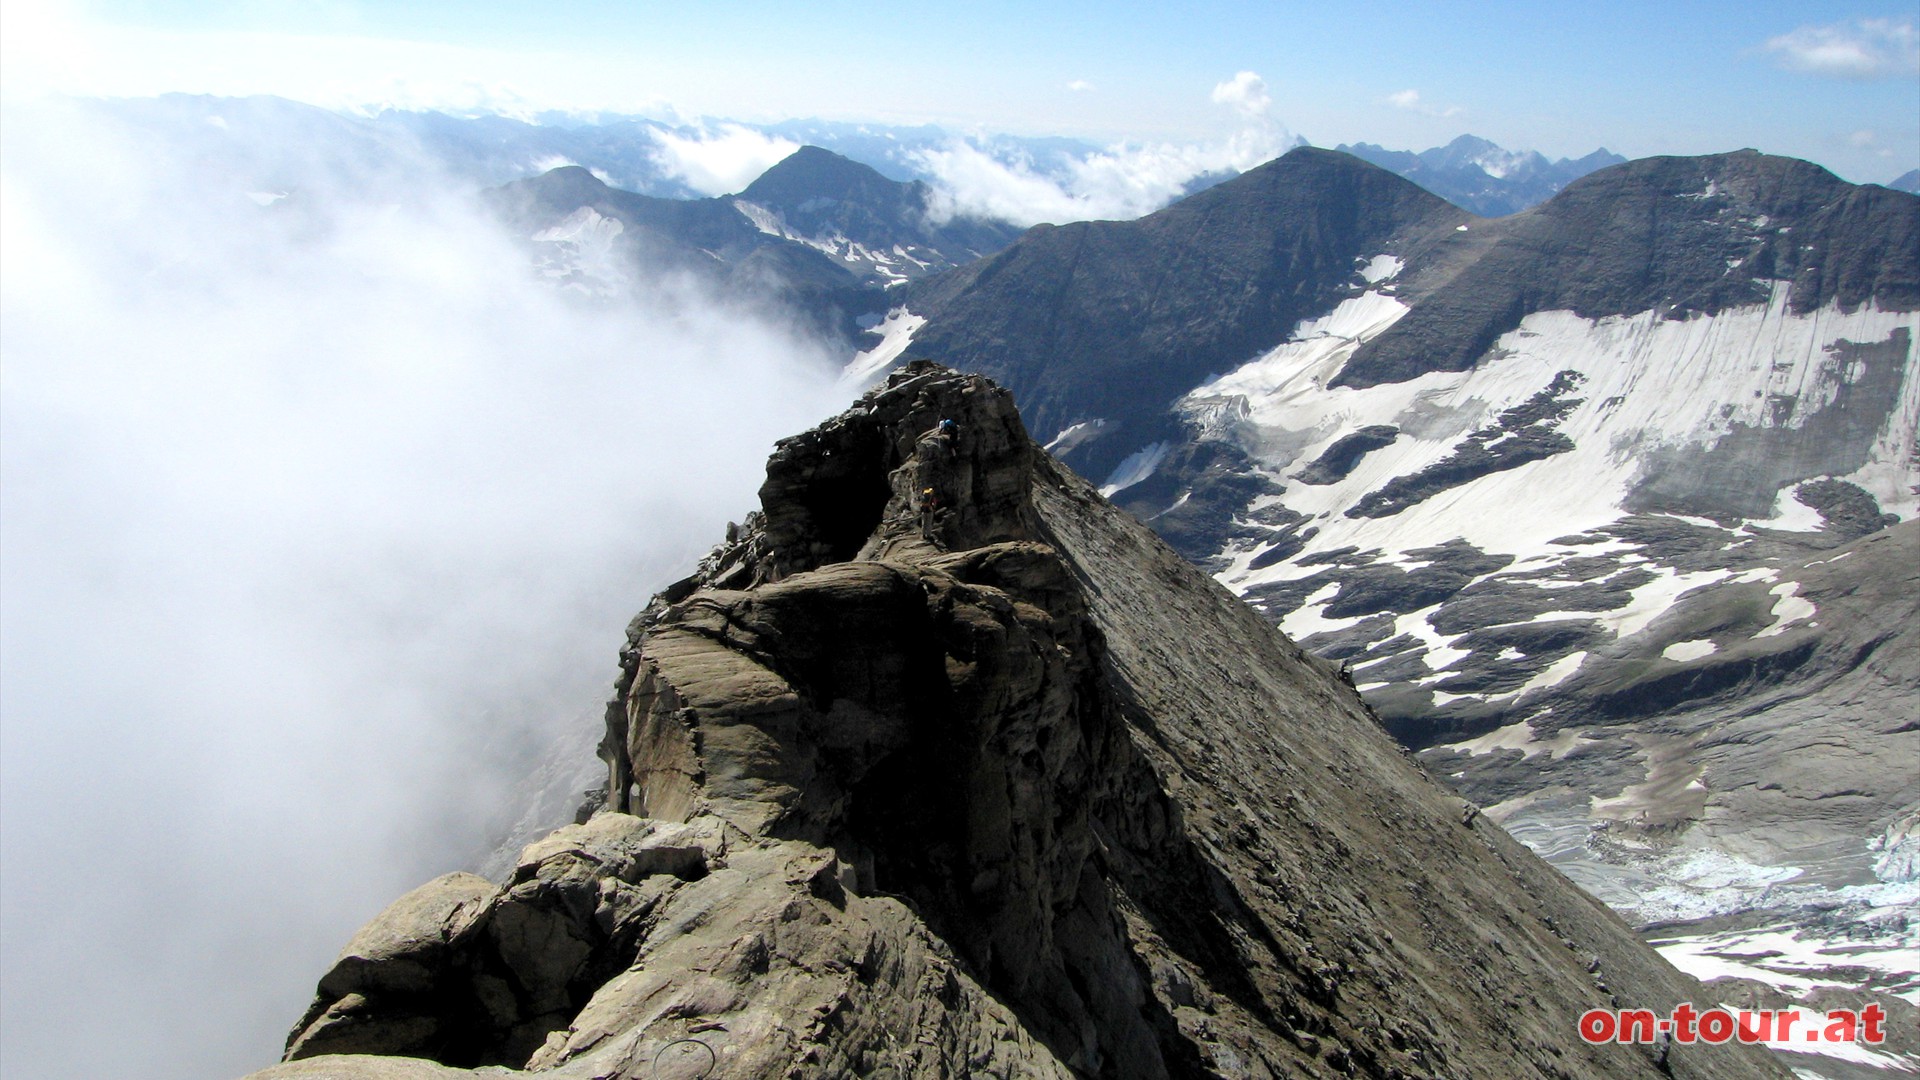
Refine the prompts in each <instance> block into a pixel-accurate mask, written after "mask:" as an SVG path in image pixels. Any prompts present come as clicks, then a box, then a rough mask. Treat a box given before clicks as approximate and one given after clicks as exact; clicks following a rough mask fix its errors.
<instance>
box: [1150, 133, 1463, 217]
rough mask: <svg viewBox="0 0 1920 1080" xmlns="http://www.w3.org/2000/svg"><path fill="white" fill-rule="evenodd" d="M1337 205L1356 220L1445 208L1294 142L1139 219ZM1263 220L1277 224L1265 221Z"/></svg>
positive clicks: (1401, 181) (1398, 181)
mask: <svg viewBox="0 0 1920 1080" xmlns="http://www.w3.org/2000/svg"><path fill="white" fill-rule="evenodd" d="M1329 200H1332V202H1330V201H1329ZM1336 203H1337V204H1338V205H1340V206H1342V207H1344V209H1342V210H1340V211H1337V213H1339V214H1341V215H1344V216H1347V217H1349V218H1357V219H1358V220H1360V221H1364V220H1365V219H1368V218H1373V219H1376V220H1387V219H1393V220H1400V219H1404V218H1406V217H1407V216H1408V215H1409V214H1410V213H1411V214H1415V215H1417V214H1419V213H1422V212H1426V211H1440V210H1442V208H1445V207H1446V202H1445V200H1443V199H1441V198H1440V197H1438V196H1436V195H1434V194H1432V193H1431V192H1429V191H1427V190H1426V189H1424V188H1422V187H1420V185H1418V184H1416V183H1414V182H1412V181H1410V180H1407V179H1405V178H1403V177H1401V176H1400V175H1398V174H1397V173H1394V172H1393V171H1391V170H1389V169H1384V168H1381V167H1380V166H1378V165H1375V164H1374V163H1372V162H1370V161H1367V160H1365V159H1363V158H1360V157H1357V156H1355V155H1353V154H1349V153H1345V152H1343V151H1339V150H1328V149H1325V148H1323V147H1317V146H1297V147H1295V148H1293V149H1292V150H1289V151H1287V152H1286V153H1284V154H1282V155H1280V156H1279V157H1277V158H1274V159H1273V160H1272V161H1269V162H1266V163H1265V164H1262V165H1257V166H1255V167H1253V168H1251V169H1248V170H1247V171H1246V172H1243V173H1241V174H1240V175H1239V176H1236V177H1234V178H1233V179H1231V180H1226V181H1223V182H1221V183H1218V184H1215V185H1213V186H1212V187H1209V188H1207V189H1206V190H1204V191H1200V192H1196V193H1195V194H1193V195H1190V196H1188V197H1187V198H1185V199H1182V200H1180V201H1179V202H1176V203H1174V204H1173V205H1171V206H1168V207H1165V208H1163V209H1161V210H1159V211H1157V212H1155V213H1153V214H1150V215H1148V216H1147V217H1145V218H1142V219H1140V220H1141V221H1142V222H1153V221H1155V220H1156V219H1162V218H1166V219H1174V220H1178V219H1181V218H1185V217H1191V216H1193V215H1206V214H1213V213H1218V212H1219V211H1220V210H1221V209H1222V208H1224V207H1234V208H1235V209H1237V210H1238V211H1241V212H1253V213H1260V214H1265V215H1273V214H1290V213H1310V214H1315V215H1319V214H1325V213H1329V212H1336V211H1333V210H1332V207H1333V205H1334V204H1336ZM1449 209H1450V208H1449ZM1121 224H1124V223H1121ZM1263 224H1281V223H1280V222H1277V221H1271V220H1269V221H1266V222H1263ZM1362 228H1365V226H1364V225H1362Z"/></svg>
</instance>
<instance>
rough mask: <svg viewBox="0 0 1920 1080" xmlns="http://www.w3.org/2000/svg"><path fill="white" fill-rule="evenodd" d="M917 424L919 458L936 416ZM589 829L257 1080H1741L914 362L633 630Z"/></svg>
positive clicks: (1511, 851)
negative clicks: (1638, 1079) (1650, 1036)
mask: <svg viewBox="0 0 1920 1080" xmlns="http://www.w3.org/2000/svg"><path fill="white" fill-rule="evenodd" d="M943 421H951V422H952V423H951V425H946V424H943V423H942V422H943ZM602 756H603V757H604V759H605V760H606V762H607V764H608V770H609V773H608V775H609V780H608V785H607V788H606V789H605V791H604V792H603V794H602V802H603V805H602V806H601V807H600V808H599V809H598V810H597V811H595V812H593V813H591V814H590V815H586V814H583V819H582V821H581V822H580V823H579V824H575V825H570V826H567V827H564V828H562V829H560V830H559V831H557V832H555V833H554V834H552V835H551V836H549V837H547V838H546V839H544V840H541V841H538V842H536V843H534V844H532V845H531V846H529V847H528V848H527V849H526V850H525V851H524V852H523V853H522V855H521V857H520V860H519V864H518V866H517V867H516V868H515V869H514V871H513V872H512V875H511V877H510V878H509V879H508V880H507V881H505V882H500V883H495V882H490V881H487V880H485V879H481V878H477V877H474V876H472V875H450V876H449V877H446V878H442V879H439V880H437V881H435V882H432V883H430V884H428V885H426V886H423V887H422V888H421V889H419V890H416V891H415V892H413V893H411V894H409V895H408V896H407V897H404V898H402V899H401V900H400V901H398V902H397V903H396V904H395V905H394V906H393V907H392V908H390V909H388V911H387V912H385V913H383V914H382V915H381V916H379V917H378V918H376V919H375V920H374V921H373V922H371V923H370V924H369V925H368V926H367V927H366V928H365V929H363V930H362V931H361V932H360V934H359V935H358V936H356V937H355V939H354V941H353V942H352V943H351V944H350V945H349V947H348V948H347V950H346V951H345V952H344V953H343V954H342V956H341V958H340V960H339V962H338V963H337V964H336V965H335V966H334V968H333V969H332V970H331V971H329V972H328V973H327V974H326V975H325V977H324V978H323V979H322V980H321V983H320V987H319V994H318V996H317V997H316V999H315V1001H314V1004H313V1007H312V1009H311V1010H310V1011H309V1012H308V1014H307V1015H306V1016H305V1017H304V1018H302V1019H301V1020H300V1021H299V1023H298V1024H297V1025H296V1026H295V1029H294V1032H293V1035H292V1037H291V1040H290V1043H289V1049H288V1057H289V1061H288V1062H287V1063H286V1064H282V1065H279V1066H275V1067H273V1068H270V1069H267V1070H265V1071H264V1072H261V1073H258V1074H255V1076H256V1078H257V1080H292V1078H318V1077H329V1078H335V1080H346V1078H362V1077H364V1078H373V1077H380V1078H385V1077H396V1078H398V1077H408V1078H415V1077H417V1078H423V1080H424V1078H428V1077H433V1078H450V1077H462V1076H481V1075H489V1076H493V1075H504V1074H505V1073H503V1072H502V1071H501V1070H500V1069H497V1068H492V1067H491V1066H508V1067H511V1068H516V1069H517V1068H521V1067H524V1068H526V1069H527V1070H528V1071H530V1072H531V1073H534V1074H537V1075H545V1076H553V1077H581V1078H585V1077H594V1078H597V1080H614V1078H639V1077H661V1076H685V1077H693V1076H716V1077H717V1076H726V1077H742V1078H750V1077H792V1078H804V1077H841V1076H866V1077H902V1078H904V1077H916V1078H938V1077H1000V1078H1006V1080H1012V1078H1015V1077H1018V1078H1032V1077H1061V1078H1067V1077H1115V1078H1120V1077H1128V1078H1131V1077H1280V1076H1287V1077H1295V1076H1367V1077H1381V1078H1385V1077H1400V1078H1411V1077H1440V1076H1449V1077H1475V1078H1499V1077H1526V1078H1529V1080H1531V1078H1535V1077H1566V1078H1588V1077H1606V1076H1645V1077H1662V1076H1669V1077H1721V1076H1724V1077H1729V1078H1731V1077H1754V1076H1786V1075H1787V1073H1786V1072H1785V1070H1784V1069H1782V1068H1780V1067H1778V1066H1776V1065H1774V1064H1773V1062H1772V1061H1771V1060H1770V1059H1768V1058H1767V1057H1765V1056H1764V1052H1763V1051H1762V1050H1761V1049H1760V1048H1758V1047H1747V1046H1738V1045H1727V1046H1704V1045H1698V1046H1666V1047H1661V1046H1633V1045H1619V1044H1608V1045H1589V1044H1587V1043H1585V1042H1583V1041H1582V1040H1581V1039H1580V1037H1579V1035H1578V1034H1577V1033H1576V1022H1577V1020H1578V1018H1579V1016H1580V1015H1581V1014H1582V1013H1583V1012H1584V1011H1585V1010H1587V1009H1590V1008H1609V1007H1614V1006H1621V1005H1631V1006H1636V1007H1646V1008H1650V1009H1653V1010H1655V1011H1660V1012H1664V1011H1665V1010H1666V1009H1667V1008H1669V1007H1670V1006H1671V1005H1673V1004H1674V1003H1676V1002H1679V1001H1682V1000H1687V999H1689V998H1696V997H1697V996H1698V995H1699V993H1700V988H1699V987H1698V986H1697V985H1696V984H1694V983H1693V982H1692V981H1691V980H1689V979H1687V978H1685V977H1683V976H1681V975H1680V974H1678V973H1677V972H1676V971H1674V970H1673V969H1672V968H1671V967H1669V966H1668V965H1667V964H1665V963H1664V962H1663V961H1662V960H1661V959H1660V958H1659V957H1658V956H1657V955H1656V954H1655V953H1654V952H1653V951H1652V950H1651V949H1650V948H1648V947H1647V946H1646V945H1644V944H1642V943H1641V942H1640V941H1638V940H1637V939H1636V938H1635V937H1634V936H1633V934H1632V933H1631V932H1630V931H1629V930H1628V928H1627V927H1626V926H1625V925H1624V924H1623V923H1622V922H1621V921H1620V920H1619V919H1618V918H1617V917H1616V916H1614V915H1613V914H1611V913H1610V912H1609V911H1607V910H1606V909H1605V908H1604V907H1603V906H1601V905H1600V904H1599V903H1597V902H1595V901H1594V900H1592V899H1591V898H1589V897H1588V896H1586V895H1585V894H1583V893H1581V892H1580V891H1579V890H1577V889H1576V888H1574V887H1573V886H1572V885H1570V884H1569V883H1568V882H1567V881H1566V880H1565V879H1563V878H1561V877H1560V876H1559V875H1557V874H1556V873H1554V872H1553V871H1552V870H1551V869H1550V868H1549V867H1548V866H1547V865H1546V864H1545V863H1543V862H1542V861H1541V860H1540V859H1538V858H1537V857H1535V856H1534V855H1533V854H1531V853H1530V852H1528V851H1527V850H1526V849H1525V848H1524V847H1522V846H1521V845H1519V844H1518V843H1517V842H1515V841H1513V840H1512V839H1511V838H1509V837H1508V836H1507V834H1506V833H1504V832H1503V831H1501V830H1500V829H1499V828H1497V827H1495V826H1493V825H1491V824H1490V823H1489V822H1488V821H1487V820H1486V819H1485V817H1484V816H1483V815H1480V814H1478V813H1477V812H1476V811H1475V809H1474V807H1472V806H1471V805H1470V804H1467V803H1465V802H1463V801H1462V800H1460V799H1459V798H1458V797H1456V796H1453V795H1451V794H1449V793H1448V792H1447V791H1445V790H1444V789H1442V788H1440V787H1439V786H1437V785H1436V784H1435V783H1433V782H1432V781H1431V780H1429V779H1428V778H1427V777H1426V776H1425V775H1424V774H1423V773H1422V772H1421V771H1420V770H1419V769H1418V768H1417V767H1416V766H1414V765H1413V764H1412V763H1410V762H1409V761H1408V760H1407V759H1406V757H1405V756H1404V754H1403V752H1402V751H1401V750H1400V749H1399V748H1398V747H1396V746H1395V745H1394V743H1393V742H1392V741H1391V740H1390V739H1389V738H1387V737H1386V735H1385V734H1384V733H1383V732H1381V731H1380V730H1379V729H1378V728H1377V727H1376V726H1375V724H1374V722H1373V721H1372V719H1371V718H1370V716H1369V715H1368V712H1367V710H1366V707H1365V706H1364V705H1363V704H1362V703H1361V701H1360V699H1359V697H1358V696H1357V695H1356V694H1355V693H1354V692H1353V691H1352V689H1351V688H1350V687H1349V686H1348V685H1347V684H1346V683H1344V682H1342V681H1341V680H1340V679H1339V678H1338V676H1337V673H1336V671H1335V670H1334V669H1333V667H1331V666H1330V665H1327V664H1324V663H1321V662H1319V661H1316V660H1314V659H1312V658H1310V657H1308V656H1307V655H1305V654H1304V653H1302V652H1301V651H1300V650H1299V649H1298V648H1296V647H1295V646H1294V645H1292V644H1291V643H1290V642H1289V641H1288V640H1287V639H1286V638H1284V637H1282V636H1281V635H1280V634H1278V633H1277V632H1275V631H1274V630H1273V629H1272V627H1271V626H1269V625H1268V624H1267V623H1266V622H1264V621H1263V620H1262V619H1260V618H1259V617H1258V616H1257V615H1256V614H1255V613H1253V612H1252V611H1251V610H1249V609H1248V608H1247V607H1245V606H1244V605H1243V604H1241V603H1240V602H1239V601H1237V600H1235V599H1234V598H1233V597H1231V596H1230V595H1228V594H1227V593H1226V592H1225V591H1224V590H1223V589H1221V588H1220V587H1219V586H1218V585H1216V584H1215V583H1214V582H1212V581H1210V580H1209V579H1208V578H1207V577H1206V576H1205V575H1204V574H1202V573H1200V572H1199V571H1198V570H1196V569H1194V568H1193V567H1192V566H1190V565H1189V564H1188V563H1186V562H1185V561H1184V560H1182V559H1181V558H1180V557H1179V556H1178V555H1176V554H1175V553H1174V552H1173V551H1172V550H1171V549H1169V548H1168V547H1167V546H1166V545H1165V544H1164V543H1162V542H1161V541H1159V540H1158V539H1157V538H1156V537H1154V535H1153V534H1152V533H1151V532H1149V531H1148V530H1147V529H1145V528H1144V527H1142V526H1141V525H1139V524H1138V523H1137V522H1135V521H1133V520H1132V519H1130V518H1129V517H1127V516H1126V515H1124V514H1120V513H1117V512H1116V511H1115V510H1114V509H1113V508H1112V507H1111V506H1110V505H1109V504H1108V503H1107V502H1106V501H1105V500H1103V499H1102V498H1100V496H1099V495H1098V493H1097V492H1096V491H1095V490H1094V489H1093V488H1092V487H1090V486H1089V485H1088V484H1087V483H1085V482H1084V481H1082V480H1081V479H1079V478H1078V477H1076V476H1075V475H1074V474H1072V473H1071V472H1069V471H1068V470H1066V469H1064V468H1062V467H1061V466H1060V465H1058V464H1057V463H1056V462H1054V461H1053V460H1052V459H1050V458H1049V457H1048V456H1047V455H1046V454H1044V453H1043V452H1042V451H1041V450H1040V449H1039V447H1037V446H1036V445H1035V444H1034V443H1033V442H1032V441H1031V440H1030V439H1029V438H1028V436H1027V433H1026V429H1025V428H1024V427H1023V425H1022V423H1021V420H1020V418H1019V416H1018V415H1017V413H1016V412H1015V409H1014V406H1013V402H1012V398H1011V396H1010V395H1009V394H1008V393H1007V392H1006V391H1004V390H1001V389H999V388H997V387H996V386H994V385H993V384H991V383H989V382H987V381H986V380H984V379H981V378H978V377H969V376H960V375H955V374H953V373H950V372H948V371H945V370H942V369H939V368H937V367H934V366H932V365H914V366H910V367H908V368H906V369H904V370H902V371H899V372H896V373H895V374H894V375H892V376H891V377H890V378H889V379H888V380H887V382H886V384H885V385H884V386H883V387H881V388H879V389H876V390H875V391H873V392H872V393H870V394H868V395H867V396H866V397H864V398H862V399H861V400H860V401H859V402H858V403H857V404H855V405H854V407H853V408H852V409H851V410H849V411H848V412H847V413H845V414H844V415H842V416H840V417H838V418H836V419H833V420H830V421H828V422H827V423H825V424H823V425H821V426H820V427H819V428H817V429H815V430H813V431H810V432H808V433H806V434H804V435H801V436H798V437H796V438H793V439H789V440H786V441H784V442H783V443H781V444H780V446H779V447H778V448H777V449H776V451H775V453H774V454H773V457H772V459H771V460H770V461H769V464H768V476H767V481H766V484H765V486H764V487H763V488H762V489H761V509H760V510H759V512H757V513H755V514H753V515H750V516H749V518H748V519H747V521H746V523H745V524H744V525H743V526H741V527H739V528H737V529H730V530H729V535H728V539H727V542H726V543H725V544H723V545H722V546H720V547H719V548H717V549H715V551H714V552H713V553H712V554H711V555H710V556H709V557H708V558H707V559H706V561H705V562H703V563H702V564H701V567H700V570H699V572H698V573H696V574H695V575H694V576H693V577H691V578H688V579H687V580H685V581H683V582H680V583H679V584H677V585H674V586H672V587H671V588H669V589H667V590H666V591H664V592H663V593H661V594H660V595H659V596H657V597H655V598H654V600H653V601H652V602H651V603H650V604H649V605H648V606H647V608H646V609H645V610H644V611H643V612H642V613H641V614H640V615H639V616H638V617H637V618H636V619H635V620H634V623H633V625H632V626H631V628H630V629H629V632H628V640H627V644H626V647H625V648H624V649H623V650H622V652H621V676H620V680H619V684H618V690H617V694H616V697H615V699H614V701H613V703H612V704H611V706H610V707H609V710H608V719H607V732H606V738H605V740H604V742H603V743H602Z"/></svg>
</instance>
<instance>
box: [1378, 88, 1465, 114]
mask: <svg viewBox="0 0 1920 1080" xmlns="http://www.w3.org/2000/svg"><path fill="white" fill-rule="evenodd" d="M1380 100H1381V102H1382V103H1383V104H1386V105H1391V106H1393V107H1394V108H1396V109H1406V110H1408V111H1409V112H1417V113H1419V114H1421V115H1422V116H1438V117H1447V116H1458V115H1460V113H1461V109H1460V106H1458V105H1448V106H1445V107H1440V106H1435V105H1429V104H1427V103H1426V102H1425V101H1422V100H1421V99H1420V91H1418V90H1397V91H1395V92H1393V93H1391V94H1388V95H1387V96H1386V97H1384V98H1382V99H1380Z"/></svg>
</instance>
